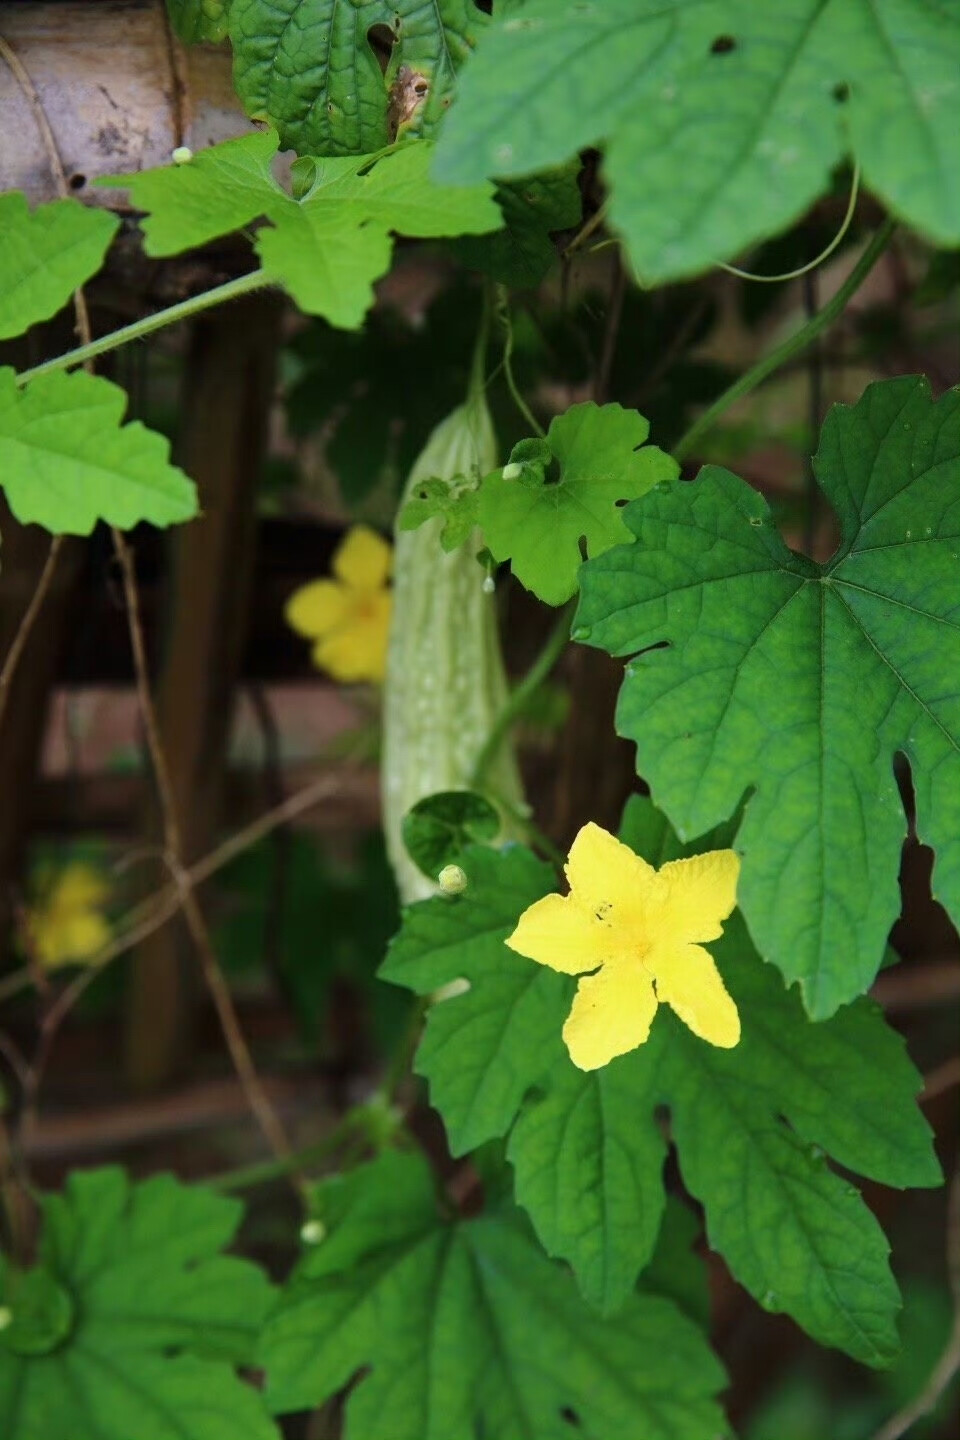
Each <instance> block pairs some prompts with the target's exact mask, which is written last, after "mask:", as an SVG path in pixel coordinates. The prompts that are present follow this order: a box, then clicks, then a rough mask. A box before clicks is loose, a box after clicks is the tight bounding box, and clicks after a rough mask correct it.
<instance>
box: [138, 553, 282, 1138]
mask: <svg viewBox="0 0 960 1440" xmlns="http://www.w3.org/2000/svg"><path fill="white" fill-rule="evenodd" d="M113 547H114V550H115V552H116V556H117V560H118V561H119V564H120V571H121V574H122V576H123V594H124V600H125V602H126V607H127V626H128V629H129V632H130V645H131V649H132V651H133V663H134V672H135V675H136V683H137V695H138V698H139V702H140V712H141V715H142V717H143V724H144V730H145V732H146V738H147V747H148V749H149V752H150V759H151V763H152V766H153V775H154V781H155V783H156V786H157V794H158V797H159V800H160V810H161V817H162V825H163V841H164V850H165V856H164V859H165V863H166V864H167V867H168V869H169V871H170V874H171V875H172V876H173V879H174V882H175V887H176V891H177V894H178V897H179V908H180V909H182V911H183V917H184V919H185V921H186V924H187V929H188V930H189V932H190V937H191V939H192V940H193V943H194V946H195V948H196V951H197V956H198V958H199V961H200V968H201V971H202V974H203V978H204V981H205V983H206V986H207V989H208V990H209V992H210V998H211V999H212V1001H213V1004H214V1007H215V1009H216V1012H217V1018H218V1019H219V1021H220V1028H221V1030H222V1031H223V1037H224V1040H225V1041H226V1045H227V1049H228V1050H229V1052H230V1058H231V1060H232V1061H233V1064H234V1067H235V1069H236V1071H237V1075H238V1077H239V1080H240V1083H241V1084H242V1086H243V1088H244V1091H245V1092H246V1095H247V1100H248V1102H249V1105H250V1109H251V1111H252V1113H253V1115H254V1116H255V1118H256V1120H257V1123H258V1124H259V1126H260V1129H261V1130H262V1131H263V1135H264V1138H265V1140H266V1141H267V1144H268V1145H269V1146H270V1149H271V1150H272V1151H273V1153H274V1155H275V1156H276V1158H277V1159H286V1158H287V1157H288V1156H289V1155H290V1154H291V1153H292V1146H291V1144H290V1141H289V1139H288V1138H287V1133H286V1131H285V1129H284V1127H283V1124H282V1122H281V1120H280V1118H279V1116H278V1115H277V1113H276V1111H275V1110H274V1108H273V1106H272V1105H271V1103H270V1100H269V1098H268V1096H267V1094H266V1091H265V1090H264V1088H263V1085H262V1083H261V1081H260V1077H259V1075H258V1074H257V1069H256V1066H255V1065H254V1063H253V1056H252V1055H251V1053H250V1048H249V1046H248V1045H247V1042H246V1038H245V1036H244V1034H243V1030H242V1028H241V1025H240V1021H239V1018H238V1016H237V1012H236V1008H235V1007H234V1004H233V998H232V996H231V994H230V987H229V986H228V984H227V982H226V980H225V979H224V975H223V971H222V970H221V969H220V965H219V963H218V961H217V957H216V954H215V953H214V949H213V943H212V941H211V939H210V932H209V929H208V928H207V922H206V920H205V919H204V916H203V912H202V910H201V909H200V903H199V901H198V899H197V896H196V891H195V889H194V887H193V886H192V885H190V884H187V883H185V874H186V871H185V866H184V863H183V847H182V840H181V835H180V824H179V820H178V817H177V811H176V802H175V799H174V793H173V784H172V781H171V778H170V768H169V765H168V764H167V757H166V753H165V751H164V748H163V741H162V739H161V736H160V726H159V723H158V720H157V711H156V706H155V705H154V702H153V695H152V693H151V690H150V675H149V668H148V665H147V655H146V647H145V645H144V638H143V625H142V622H141V617H140V594H139V591H138V589H137V579H136V573H135V570H134V563H133V555H132V552H131V550H130V547H129V546H128V545H127V543H126V541H125V540H124V538H123V535H122V534H121V533H120V531H119V530H116V529H114V531H113Z"/></svg>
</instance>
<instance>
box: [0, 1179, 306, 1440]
mask: <svg viewBox="0 0 960 1440" xmlns="http://www.w3.org/2000/svg"><path fill="white" fill-rule="evenodd" d="M43 1211H44V1224H43V1231H42V1235H41V1241H40V1254H39V1259H38V1266H37V1268H36V1269H35V1270H34V1271H31V1272H27V1274H26V1275H22V1274H18V1273H16V1272H15V1271H14V1270H13V1269H12V1268H11V1267H9V1266H7V1267H6V1268H4V1266H5V1262H4V1261H3V1260H2V1258H0V1296H2V1301H0V1303H2V1304H3V1305H5V1306H6V1307H7V1308H8V1309H9V1310H10V1311H11V1312H12V1320H11V1322H10V1323H9V1324H8V1325H7V1327H6V1328H5V1329H4V1330H2V1331H0V1433H2V1435H3V1437H4V1440H54V1437H56V1440H59V1437H61V1436H62V1437H66V1436H69V1437H70V1440H133V1437H134V1436H135V1437H136V1440H170V1437H171V1436H172V1435H174V1434H176V1436H177V1437H178V1440H279V1436H278V1434H277V1431H276V1429H275V1427H274V1426H273V1424H272V1422H271V1421H270V1420H269V1418H268V1416H267V1413H266V1410H265V1409H264V1406H263V1402H262V1400H261V1398H260V1396H259V1395H258V1393H257V1392H256V1391H255V1390H254V1389H253V1388H252V1387H250V1386H247V1385H244V1384H241V1382H240V1381H239V1380H238V1379H237V1377H236V1375H235V1374H234V1371H233V1368H232V1367H233V1366H234V1365H236V1364H248V1363H249V1362H250V1361H251V1360H252V1358H253V1348H254V1343H255V1341H256V1338H257V1335H258V1333H259V1329H260V1326H261V1324H262V1322H263V1319H264V1317H265V1315H266V1313H267V1311H268V1309H269V1308H270V1306H271V1303H272V1300H273V1295H272V1291H271V1287H270V1285H269V1283H268V1282H267V1280H266V1278H265V1277H264V1276H263V1274H262V1273H261V1272H260V1271H259V1270H258V1269H257V1268H256V1267H255V1266H253V1265H251V1264H249V1263H248V1262H247V1261H245V1260H239V1259H235V1258H233V1257H231V1256H222V1255H218V1254H217V1251H219V1250H220V1249H221V1248H222V1247H223V1246H224V1245H227V1244H229V1242H230V1240H231V1239H232V1238H233V1234H234V1232H235V1230H236V1228H237V1225H238V1223H239V1220H240V1216H241V1213H242V1208H241V1206H240V1204H239V1203H238V1202H237V1201H235V1200H228V1199H226V1198H224V1197H222V1196H219V1195H215V1194H213V1193H212V1192H211V1191H209V1190H204V1189H202V1188H201V1187H200V1186H185V1185H180V1184H178V1183H177V1181H175V1180H174V1179H173V1178H172V1177H171V1176H169V1175H158V1176H154V1177H153V1178H152V1179H150V1180H146V1181H143V1182H142V1183H141V1184H136V1185H135V1184H131V1182H130V1181H129V1180H128V1178H127V1176H126V1175H125V1174H124V1172H123V1171H122V1170H120V1169H118V1168H107V1169H103V1170H91V1171H78V1172H76V1173H75V1174H73V1175H72V1176H71V1177H70V1178H69V1180H68V1182H67V1187H66V1189H65V1191H64V1193H63V1194H62V1195H50V1196H47V1197H45V1199H44V1201H43ZM24 1312H27V1313H26V1316H25V1315H24Z"/></svg>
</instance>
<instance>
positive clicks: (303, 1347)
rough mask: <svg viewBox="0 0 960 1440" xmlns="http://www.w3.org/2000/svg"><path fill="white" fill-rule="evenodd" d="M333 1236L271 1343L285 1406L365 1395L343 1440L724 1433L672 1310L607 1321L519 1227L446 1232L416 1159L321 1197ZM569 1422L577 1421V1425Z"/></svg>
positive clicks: (699, 1343)
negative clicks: (345, 1392) (340, 1394)
mask: <svg viewBox="0 0 960 1440" xmlns="http://www.w3.org/2000/svg"><path fill="white" fill-rule="evenodd" d="M318 1201H319V1214H320V1216H321V1218H322V1220H323V1222H324V1223H325V1225H326V1228H327V1234H326V1237H325V1239H324V1240H323V1241H322V1243H321V1244H320V1245H319V1246H318V1247H317V1248H316V1249H315V1250H313V1251H312V1252H310V1253H309V1254H307V1255H306V1256H305V1257H304V1259H303V1260H302V1261H301V1263H300V1266H299V1267H298V1269H297V1271H296V1272H295V1273H294V1275H293V1277H292V1278H291V1280H290V1282H289V1283H288V1285H287V1287H286V1288H285V1290H284V1292H283V1295H282V1298H281V1300H280V1303H279V1305H278V1307H277V1309H276V1310H275V1311H274V1312H273V1314H272V1315H271V1317H270V1319H269V1320H268V1321H267V1325H266V1328H265V1331H264V1338H263V1345H262V1347H261V1355H260V1360H261V1363H262V1364H263V1365H264V1366H265V1368H266V1370H267V1374H268V1388H267V1395H268V1399H269V1400H270V1401H271V1403H272V1405H273V1408H274V1409H275V1410H276V1411H279V1412H286V1411H289V1410H301V1409H306V1408H307V1407H309V1406H312V1405H316V1404H318V1403H319V1402H320V1401H322V1400H323V1399H325V1398H326V1397H327V1396H329V1395H332V1394H334V1393H335V1392H336V1391H337V1390H338V1389H340V1388H342V1387H343V1386H344V1385H346V1384H347V1383H348V1382H349V1381H350V1379H351V1377H353V1376H354V1375H355V1374H356V1373H357V1372H358V1371H359V1370H361V1369H364V1368H369V1373H367V1374H366V1375H365V1377H364V1378H363V1379H362V1380H360V1381H359V1383H358V1384H357V1385H356V1386H354V1387H353V1388H352V1390H351V1393H350V1397H349V1399H348V1401H347V1407H346V1427H345V1436H346V1440H468V1437H476V1440H479V1437H480V1436H498V1437H503V1440H507V1437H509V1440H566V1437H567V1436H569V1435H570V1433H571V1425H575V1426H576V1427H577V1428H579V1429H582V1430H583V1431H584V1432H585V1433H587V1434H589V1435H596V1436H601V1435H602V1436H610V1437H613V1436H624V1437H625V1436H628V1435H637V1434H642V1435H643V1437H644V1440H679V1437H681V1436H682V1437H687V1436H694V1435H698V1436H699V1435H703V1436H706V1435H713V1434H719V1433H721V1432H722V1430H723V1428H724V1427H723V1417H722V1415H721V1413H720V1411H719V1409H718V1408H717V1406H716V1404H715V1403H714V1401H713V1399H712V1396H713V1394H714V1393H715V1391H716V1389H717V1388H718V1387H719V1386H720V1385H722V1383H723V1372H722V1369H721V1367H720V1365H719V1363H718V1362H717V1360H716V1359H715V1358H714V1356H713V1355H712V1354H711V1352H710V1350H709V1347H708V1346H707V1343H706V1341H705V1339H704V1338H703V1335H702V1334H701V1332H700V1331H699V1330H698V1329H697V1327H696V1326H695V1325H694V1324H693V1323H692V1322H691V1321H690V1320H688V1319H687V1318H686V1317H685V1316H684V1315H682V1314H681V1313H680V1311H679V1310H678V1309H677V1308H676V1307H675V1306H674V1305H673V1304H671V1303H670V1302H669V1301H668V1300H664V1299H662V1298H660V1297H659V1296H653V1295H644V1296H636V1297H634V1298H632V1299H631V1301H630V1303H629V1305H628V1306H626V1307H625V1309H624V1311H623V1313H622V1314H621V1315H619V1316H618V1317H617V1319H616V1321H614V1322H605V1321H602V1320H599V1319H598V1318H597V1316H596V1315H593V1314H591V1313H590V1312H589V1311H588V1310H587V1309H586V1308H585V1307H584V1305H583V1304H582V1302H581V1301H580V1299H579V1297H578V1296H577V1293H576V1290H575V1287H574V1286H573V1284H572V1282H571V1280H570V1278H569V1276H567V1275H564V1274H563V1273H562V1271H560V1270H559V1269H557V1268H556V1267H555V1266H552V1265H551V1264H550V1263H549V1261H548V1260H546V1259H545V1258H544V1256H543V1254H542V1252H541V1251H540V1250H539V1248H538V1247H537V1246H536V1245H535V1244H533V1243H531V1241H530V1239H529V1238H528V1237H527V1235H526V1234H525V1233H524V1230H523V1228H522V1227H521V1226H519V1225H518V1224H517V1223H516V1220H515V1219H513V1217H511V1216H509V1215H490V1216H486V1217H481V1218H480V1219H477V1220H470V1221H467V1222H459V1223H453V1224H449V1223H445V1222H444V1221H443V1220H441V1219H440V1218H439V1216H438V1214H437V1204H436V1198H435V1195H434V1189H433V1184H432V1180H431V1176H430V1171H429V1169H428V1167H427V1164H426V1162H425V1161H424V1160H423V1159H422V1157H420V1156H419V1155H416V1154H413V1153H408V1154H405V1155H401V1154H396V1153H390V1152H388V1153H386V1154H384V1155H382V1156H381V1157H380V1158H379V1159H378V1160H376V1161H374V1162H373V1163H372V1164H369V1165H366V1166H363V1167H362V1168H361V1169H359V1170H355V1171H353V1172H352V1173H351V1174H350V1175H347V1176H345V1177H342V1178H337V1179H334V1180H331V1181H327V1182H325V1183H324V1184H323V1185H322V1186H321V1187H320V1189H319V1196H318ZM571 1412H572V1415H573V1417H574V1418H573V1420H571Z"/></svg>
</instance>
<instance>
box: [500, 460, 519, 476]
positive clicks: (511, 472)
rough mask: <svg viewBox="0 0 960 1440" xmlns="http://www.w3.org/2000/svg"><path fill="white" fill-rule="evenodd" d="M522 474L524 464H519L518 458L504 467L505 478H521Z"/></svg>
mask: <svg viewBox="0 0 960 1440" xmlns="http://www.w3.org/2000/svg"><path fill="white" fill-rule="evenodd" d="M522 474H523V466H522V465H518V464H517V462H516V460H514V461H512V462H511V463H510V464H509V465H504V467H503V478H504V480H519V479H520V476H521V475H522Z"/></svg>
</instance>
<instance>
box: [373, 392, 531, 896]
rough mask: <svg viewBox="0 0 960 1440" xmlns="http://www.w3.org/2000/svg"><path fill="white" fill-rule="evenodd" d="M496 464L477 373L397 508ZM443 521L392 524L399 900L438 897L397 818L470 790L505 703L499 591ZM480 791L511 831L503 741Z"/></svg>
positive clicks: (471, 542) (387, 773) (388, 726)
mask: <svg viewBox="0 0 960 1440" xmlns="http://www.w3.org/2000/svg"><path fill="white" fill-rule="evenodd" d="M496 463H497V445H496V437H495V435H494V430H493V421H492V419H491V416H490V410H489V407H488V405H487V402H486V398H485V396H484V393H483V386H482V383H481V380H480V377H479V375H478V374H477V373H475V375H474V378H473V381H472V382H471V385H470V391H469V394H468V397H467V399H466V401H465V403H464V404H463V405H458V406H457V408H456V409H455V410H454V411H452V412H451V414H449V415H448V416H447V417H446V418H445V419H444V420H441V422H440V424H439V425H438V426H437V427H436V429H435V430H434V431H433V432H432V434H431V435H430V437H429V439H428V440H427V443H426V445H425V446H424V448H423V450H422V452H421V453H420V455H419V456H418V458H417V459H416V460H415V461H414V464H413V468H412V469H411V471H410V475H409V478H408V480H407V484H406V488H405V491H404V494H403V497H402V500H401V505H400V511H401V512H402V509H403V505H404V504H405V503H406V501H407V500H408V499H409V498H410V497H411V496H412V495H413V494H414V491H415V489H416V487H417V485H419V484H422V482H423V481H424V480H430V479H441V480H452V479H455V478H456V477H458V476H471V475H473V476H476V477H477V478H479V477H480V476H482V475H485V474H487V473H488V472H489V471H490V470H492V469H493V468H494V466H495V465H496ZM441 528H442V521H441V520H440V519H437V518H435V519H430V520H428V521H426V522H425V523H424V524H422V525H420V526H419V527H418V528H417V529H416V530H400V529H398V530H397V534H396V549H395V551H394V587H393V612H392V618H391V625H390V645H389V651H388V656H387V676H386V683H385V685H384V693H383V764H382V771H381V774H382V798H383V823H384V831H385V834H386V841H387V853H388V855H389V857H390V861H391V864H392V866H393V870H394V874H395V876H396V879H397V885H398V887H399V890H400V897H401V899H402V900H403V902H404V903H405V904H406V903H409V902H410V901H413V900H420V899H423V898H424V897H425V896H427V895H432V894H436V893H437V886H436V885H435V884H431V882H430V881H429V880H428V879H427V878H426V877H425V876H424V875H422V874H421V872H420V871H419V870H418V868H417V866H416V865H415V864H414V862H413V861H412V860H411V859H410V856H409V855H408V854H407V851H406V849H405V847H404V844H403V839H402V837H401V825H402V822H403V817H404V815H405V814H406V813H407V811H408V810H410V809H411V807H412V806H413V805H415V804H416V803H417V801H418V800H422V799H423V798H424V797H425V796H427V795H434V794H436V793H437V792H438V791H441V790H464V789H469V788H471V784H470V781H471V775H472V772H473V768H474V765H475V764H476V761H477V758H478V756H479V754H480V751H481V750H482V749H483V746H484V744H485V742H486V740H487V738H488V737H489V735H490V733H491V731H492V728H493V726H494V724H495V722H496V720H497V717H498V715H499V714H500V712H501V710H502V709H503V706H504V704H505V703H506V700H507V695H508V689H507V679H506V674H505V671H504V668H503V656H502V654H501V650H500V635H499V631H498V628H497V615H496V597H495V595H493V594H491V593H490V587H489V586H485V585H484V573H483V568H482V566H481V565H479V564H478V563H477V552H478V550H479V549H480V547H481V545H482V537H481V534H480V531H479V530H475V531H474V532H473V534H472V535H471V536H470V538H469V539H468V540H467V542H466V543H465V544H464V545H461V546H459V547H458V548H457V549H456V550H454V551H452V552H451V553H446V552H444V550H443V548H442V547H441V544H440V538H439V537H440V530H441ZM483 789H484V791H485V793H487V794H488V795H489V798H490V799H491V800H492V801H493V802H494V804H495V805H497V808H498V810H499V811H500V814H501V817H502V821H503V827H502V830H501V835H500V837H499V838H501V839H503V838H507V837H508V836H511V835H515V834H517V833H518V832H517V830H516V816H517V815H518V814H521V815H522V814H523V813H524V809H525V807H524V798H523V789H522V785H521V782H520V774H519V771H518V769H517V762H516V757H515V755H514V752H513V748H512V746H511V744H510V741H509V739H508V738H505V740H504V743H503V744H502V745H501V746H500V747H499V750H498V752H497V754H496V755H495V756H494V757H493V758H492V760H491V763H490V764H489V766H488V767H487V769H486V774H485V781H484V786H483Z"/></svg>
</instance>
